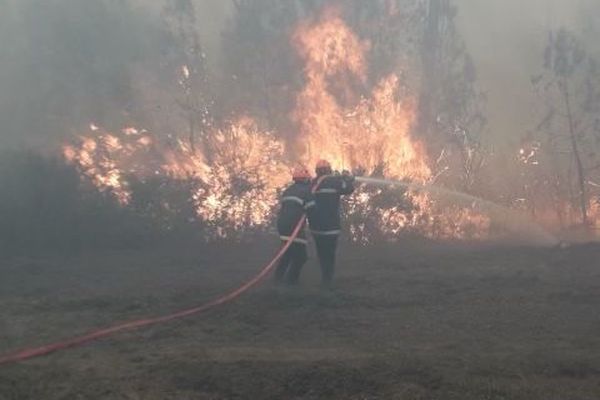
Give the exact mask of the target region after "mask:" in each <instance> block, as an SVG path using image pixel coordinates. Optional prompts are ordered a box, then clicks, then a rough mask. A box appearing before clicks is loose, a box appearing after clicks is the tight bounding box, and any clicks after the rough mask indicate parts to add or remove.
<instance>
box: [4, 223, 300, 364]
mask: <svg viewBox="0 0 600 400" xmlns="http://www.w3.org/2000/svg"><path fill="white" fill-rule="evenodd" d="M305 222H306V216H303V217H302V218H301V219H300V221H298V224H297V225H296V227H295V228H294V231H293V232H292V234H291V235H290V237H289V239H288V240H287V241H286V242H285V243H284V245H283V246H282V247H281V249H280V250H279V251H278V252H277V254H276V255H275V256H274V257H273V259H272V260H271V261H270V262H269V263H268V264H267V265H265V266H264V267H263V268H262V269H261V270H260V272H259V273H258V274H256V275H255V276H254V277H253V278H251V279H250V280H248V281H247V282H246V283H244V284H243V285H242V286H240V287H238V288H237V289H235V290H233V291H231V292H228V293H226V294H224V295H222V296H220V297H217V298H216V299H214V300H212V301H210V302H208V303H206V304H203V305H201V306H199V307H195V308H190V309H187V310H183V311H179V312H176V313H173V314H169V315H163V316H160V317H156V318H149V319H138V320H135V321H130V322H125V323H122V324H119V325H114V326H111V327H107V328H104V329H99V330H96V331H93V332H90V333H87V334H85V335H82V336H77V337H74V338H71V339H67V340H64V341H60V342H56V343H51V344H47V345H45V346H41V347H36V348H29V349H24V350H21V351H17V352H14V353H10V354H7V355H4V356H0V365H3V364H11V363H16V362H20V361H25V360H28V359H31V358H36V357H41V356H45V355H47V354H50V353H54V352H56V351H59V350H65V349H68V348H72V347H77V346H81V345H84V344H86V343H89V342H91V341H94V340H98V339H102V338H105V337H107V336H111V335H114V334H116V333H119V332H124V331H130V330H133V329H139V328H142V327H147V326H151V325H157V324H162V323H166V322H170V321H173V320H176V319H180V318H185V317H189V316H191V315H197V314H201V313H203V312H205V311H208V310H210V309H212V308H214V307H217V306H220V305H223V304H226V303H229V302H231V301H233V300H235V299H237V298H238V297H240V296H241V295H242V294H244V293H245V292H246V291H248V290H249V289H251V288H253V287H254V286H256V285H258V284H259V283H260V282H262V281H263V280H264V279H265V277H266V276H267V275H269V273H270V272H271V271H272V270H273V268H275V265H276V264H277V261H279V259H281V257H282V256H283V255H284V253H285V252H286V251H287V250H288V249H289V248H290V246H291V245H292V243H293V242H294V239H296V238H297V237H298V235H299V234H300V231H301V230H302V229H303V227H304V223H305Z"/></svg>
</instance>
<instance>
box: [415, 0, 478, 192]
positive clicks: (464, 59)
mask: <svg viewBox="0 0 600 400" xmlns="http://www.w3.org/2000/svg"><path fill="white" fill-rule="evenodd" d="M457 13H458V9H457V7H456V6H454V5H453V4H452V1H451V0H429V1H427V2H426V9H425V10H424V17H423V28H422V40H421V49H420V59H421V67H422V74H421V77H420V80H421V90H420V96H419V120H418V125H417V129H418V131H419V134H420V135H422V136H424V137H426V138H427V139H428V142H430V143H431V144H432V146H430V148H432V150H433V151H434V152H435V155H436V157H437V155H438V154H439V155H440V158H439V161H440V162H438V164H440V167H441V169H440V173H444V170H448V169H449V170H452V169H459V171H460V172H459V173H457V174H456V173H455V174H452V175H453V176H454V177H455V178H456V177H457V178H458V179H459V184H460V186H461V189H462V190H465V191H469V192H471V191H473V190H474V188H475V187H476V184H477V183H481V182H478V178H479V176H480V174H481V172H482V170H483V167H484V166H485V161H486V157H487V151H486V150H485V147H484V146H483V144H482V139H481V136H482V134H483V131H484V129H485V126H486V123H487V120H486V116H485V112H484V104H485V96H484V95H483V94H482V93H481V92H480V91H479V90H478V88H477V71H476V69H475V63H474V62H473V60H472V58H471V56H470V55H469V53H468V50H467V47H466V44H465V42H464V40H463V39H462V37H461V36H460V34H459V32H458V29H457V28H456V22H455V18H456V15H457ZM450 183H451V182H450Z"/></svg>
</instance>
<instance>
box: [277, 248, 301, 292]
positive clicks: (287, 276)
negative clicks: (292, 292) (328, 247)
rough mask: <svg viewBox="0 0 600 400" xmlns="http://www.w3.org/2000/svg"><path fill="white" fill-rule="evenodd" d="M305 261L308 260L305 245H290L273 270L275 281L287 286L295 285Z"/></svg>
mask: <svg viewBox="0 0 600 400" xmlns="http://www.w3.org/2000/svg"><path fill="white" fill-rule="evenodd" d="M283 243H285V242H283ZM306 260H308V254H307V252H306V244H304V243H292V245H291V246H290V247H289V249H287V251H286V252H285V254H284V255H283V256H282V257H281V260H280V261H279V265H278V266H277V269H276V270H275V280H276V281H277V282H280V283H283V282H285V283H287V284H289V285H295V284H297V283H298V279H299V278H300V272H302V267H303V266H304V264H306Z"/></svg>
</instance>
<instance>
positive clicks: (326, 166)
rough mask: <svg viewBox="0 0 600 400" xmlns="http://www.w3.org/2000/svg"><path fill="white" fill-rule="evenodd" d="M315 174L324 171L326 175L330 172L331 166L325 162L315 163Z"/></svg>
mask: <svg viewBox="0 0 600 400" xmlns="http://www.w3.org/2000/svg"><path fill="white" fill-rule="evenodd" d="M316 170H317V172H319V171H324V172H326V173H328V172H331V164H330V163H329V161H327V160H319V161H317V167H316Z"/></svg>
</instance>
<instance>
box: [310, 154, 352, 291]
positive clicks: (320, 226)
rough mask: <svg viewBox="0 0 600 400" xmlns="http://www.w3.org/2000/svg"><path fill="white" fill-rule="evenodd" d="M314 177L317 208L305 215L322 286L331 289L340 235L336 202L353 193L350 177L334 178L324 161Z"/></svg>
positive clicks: (343, 174)
mask: <svg viewBox="0 0 600 400" xmlns="http://www.w3.org/2000/svg"><path fill="white" fill-rule="evenodd" d="M316 173H317V177H316V178H315V179H314V181H313V184H312V186H313V193H314V197H315V201H316V205H317V206H316V208H315V210H314V212H312V213H311V214H310V215H309V224H310V230H311V233H312V236H313V238H314V240H315V245H316V248H317V255H318V257H319V264H320V266H321V277H322V284H323V286H324V287H325V288H331V286H332V283H333V275H334V270H335V254H336V249H337V243H338V237H339V235H340V233H341V224H340V220H341V218H340V200H341V196H344V195H348V194H351V193H352V192H354V177H353V176H351V175H350V173H349V172H347V171H344V172H343V173H342V174H341V175H340V174H339V173H335V174H334V173H333V170H332V168H331V164H329V162H328V161H326V160H321V161H319V162H318V163H317V166H316Z"/></svg>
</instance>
